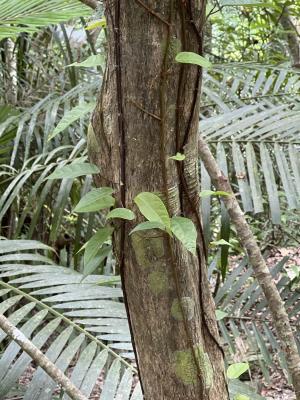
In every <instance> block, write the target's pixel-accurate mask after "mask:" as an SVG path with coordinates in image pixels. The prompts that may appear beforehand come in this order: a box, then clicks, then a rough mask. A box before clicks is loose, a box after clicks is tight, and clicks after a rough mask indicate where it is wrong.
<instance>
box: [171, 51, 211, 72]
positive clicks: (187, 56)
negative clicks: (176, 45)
mask: <svg viewBox="0 0 300 400" xmlns="http://www.w3.org/2000/svg"><path fill="white" fill-rule="evenodd" d="M175 60H176V61H177V62H179V63H183V64H195V65H199V66H200V67H203V68H207V69H208V68H211V67H212V63H211V62H210V61H208V60H207V59H206V58H204V57H202V56H200V55H199V54H197V53H193V52H191V51H182V52H181V53H178V54H177V56H176V58H175Z"/></svg>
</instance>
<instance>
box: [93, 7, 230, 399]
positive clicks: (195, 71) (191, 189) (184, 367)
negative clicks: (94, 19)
mask: <svg viewBox="0 0 300 400" xmlns="http://www.w3.org/2000/svg"><path fill="white" fill-rule="evenodd" d="M204 16H205V3H204V1H203V0H200V1H199V0H198V1H196V0H189V1H182V0H178V1H175V0H166V1H163V2H162V1H158V0H157V1H154V0H152V1H149V0H123V1H107V2H106V18H107V29H108V59H107V67H106V72H105V76H104V79H103V84H102V88H101V92H100V95H99V98H98V103H97V106H96V109H95V112H94V114H93V118H92V127H91V129H90V130H89V136H88V146H89V155H90V159H91V161H92V162H94V163H95V164H97V165H98V166H99V167H100V174H99V175H98V176H97V178H96V183H97V185H98V186H112V187H114V189H115V196H116V199H117V203H118V206H124V207H128V208H130V209H134V203H133V199H134V197H135V196H136V195H137V194H138V193H140V192H144V191H147V192H156V193H159V194H160V195H161V197H162V199H163V200H164V202H165V204H166V206H167V208H168V211H169V213H170V215H172V216H173V215H182V216H185V217H187V218H191V219H192V220H193V221H194V223H195V225H196V227H197V230H198V244H197V256H193V255H192V254H191V253H189V252H188V251H187V250H186V249H185V248H183V247H182V245H181V244H180V243H179V242H178V241H176V240H175V239H174V238H169V237H168V236H167V235H165V234H164V233H163V232H162V231H158V230H151V231H142V232H136V233H134V234H132V235H130V236H129V232H130V231H131V229H132V228H133V227H134V226H135V225H136V223H138V222H141V221H142V217H141V215H139V216H138V218H137V220H136V221H135V222H134V223H131V222H126V223H125V222H122V223H120V224H119V225H116V226H115V234H114V239H113V243H114V250H115V254H116V257H117V261H118V264H119V268H120V272H121V276H122V284H123V290H124V296H125V302H126V304H127V312H128V319H129V322H130V325H131V329H132V338H133V341H134V343H135V348H136V353H137V354H136V356H137V361H138V365H139V371H140V378H141V381H142V386H143V390H144V396H145V399H146V400H154V399H155V400H156V399H157V400H158V399H159V400H171V399H172V400H174V399H176V400H196V399H197V400H200V399H201V400H211V399H214V400H215V399H222V400H227V399H228V392H227V386H226V379H225V375H224V364H223V351H222V349H221V347H220V345H219V342H218V340H219V337H218V329H217V325H216V320H215V313H214V303H213V300H212V296H211V294H210V290H209V286H208V280H207V276H206V262H205V249H204V244H203V235H202V228H201V220H200V217H199V179H198V149H197V131H198V119H199V118H198V117H199V96H198V94H199V90H200V85H201V70H200V69H199V67H196V66H192V65H182V64H178V63H176V62H175V56H176V54H177V53H178V52H179V51H194V52H197V53H201V52H202V36H203V35H202V30H203V21H204ZM176 152H181V153H184V154H185V160H184V161H183V162H176V161H174V160H171V159H169V157H170V156H173V155H175V154H176ZM135 211H137V210H135Z"/></svg>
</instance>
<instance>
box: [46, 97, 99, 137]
mask: <svg viewBox="0 0 300 400" xmlns="http://www.w3.org/2000/svg"><path fill="white" fill-rule="evenodd" d="M95 106H96V103H94V102H92V103H83V104H79V106H76V107H74V108H72V110H70V111H68V112H67V113H66V114H65V115H64V116H63V117H62V119H61V120H60V121H59V123H58V124H57V126H56V128H55V129H54V131H53V132H52V135H50V136H49V137H48V140H51V139H53V138H54V137H55V136H56V135H57V134H59V133H60V132H62V131H63V130H65V129H66V128H67V127H68V126H70V125H71V124H73V122H75V121H77V120H78V119H79V118H82V117H84V116H85V115H86V114H88V113H90V112H92V111H93V109H94V108H95Z"/></svg>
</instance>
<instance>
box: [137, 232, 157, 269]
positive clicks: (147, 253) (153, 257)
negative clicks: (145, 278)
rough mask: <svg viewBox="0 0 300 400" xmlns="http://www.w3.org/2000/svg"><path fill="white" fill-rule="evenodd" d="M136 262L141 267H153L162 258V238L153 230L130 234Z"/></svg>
mask: <svg viewBox="0 0 300 400" xmlns="http://www.w3.org/2000/svg"><path fill="white" fill-rule="evenodd" d="M131 240H132V246H133V249H134V252H135V258H136V261H137V263H138V264H139V266H140V267H142V268H151V267H152V268H153V267H154V266H155V265H160V264H161V262H163V260H164V255H165V250H164V238H163V236H162V235H161V234H159V235H158V234H157V233H155V231H154V230H152V229H151V230H149V231H145V232H136V233H133V234H132V235H131Z"/></svg>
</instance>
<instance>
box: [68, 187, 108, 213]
mask: <svg viewBox="0 0 300 400" xmlns="http://www.w3.org/2000/svg"><path fill="white" fill-rule="evenodd" d="M112 193H113V189H112V188H109V187H103V188H99V189H92V190H91V191H90V192H88V193H87V194H86V195H85V196H83V198H82V199H81V200H80V202H79V203H78V204H77V206H76V207H75V209H74V212H77V213H83V212H91V211H99V210H102V209H104V208H110V207H112V206H113V205H114V204H115V199H114V198H113V197H112V196H111V194H112Z"/></svg>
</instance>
